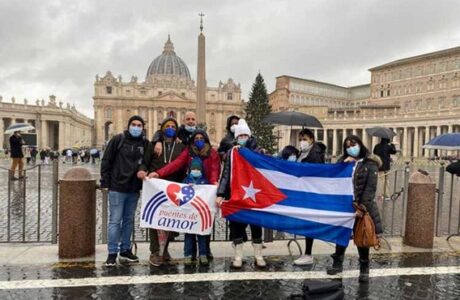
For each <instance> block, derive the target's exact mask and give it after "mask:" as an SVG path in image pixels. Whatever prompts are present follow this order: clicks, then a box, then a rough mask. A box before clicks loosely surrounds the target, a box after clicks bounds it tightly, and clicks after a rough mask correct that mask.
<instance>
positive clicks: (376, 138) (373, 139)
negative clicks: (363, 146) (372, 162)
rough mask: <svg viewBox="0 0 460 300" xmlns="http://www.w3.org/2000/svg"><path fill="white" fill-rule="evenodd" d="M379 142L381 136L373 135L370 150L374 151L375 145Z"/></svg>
mask: <svg viewBox="0 0 460 300" xmlns="http://www.w3.org/2000/svg"><path fill="white" fill-rule="evenodd" d="M378 142H379V138H378V137H376V136H373V137H372V143H371V147H370V149H369V151H370V152H371V153H372V152H373V151H374V147H375V145H377V144H378Z"/></svg>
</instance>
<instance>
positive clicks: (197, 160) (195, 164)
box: [190, 157, 203, 170]
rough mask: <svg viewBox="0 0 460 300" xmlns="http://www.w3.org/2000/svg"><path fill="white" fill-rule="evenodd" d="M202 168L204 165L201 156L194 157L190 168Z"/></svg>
mask: <svg viewBox="0 0 460 300" xmlns="http://www.w3.org/2000/svg"><path fill="white" fill-rule="evenodd" d="M196 169H198V170H201V169H203V165H202V162H201V159H200V158H199V157H194V158H193V159H192V162H191V163H190V170H196Z"/></svg>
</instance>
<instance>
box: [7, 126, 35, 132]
mask: <svg viewBox="0 0 460 300" xmlns="http://www.w3.org/2000/svg"><path fill="white" fill-rule="evenodd" d="M34 129H35V127H33V126H32V125H30V124H27V123H15V124H11V125H10V126H8V128H7V129H6V130H5V133H6V134H10V133H14V132H16V131H28V130H34Z"/></svg>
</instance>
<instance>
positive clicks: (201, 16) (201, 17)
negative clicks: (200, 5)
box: [198, 12, 204, 32]
mask: <svg viewBox="0 0 460 300" xmlns="http://www.w3.org/2000/svg"><path fill="white" fill-rule="evenodd" d="M198 16H200V31H201V32H203V17H204V13H203V12H200V13H199V14H198Z"/></svg>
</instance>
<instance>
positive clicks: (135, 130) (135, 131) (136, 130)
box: [129, 126, 142, 137]
mask: <svg viewBox="0 0 460 300" xmlns="http://www.w3.org/2000/svg"><path fill="white" fill-rule="evenodd" d="M129 134H130V135H131V136H132V137H140V136H141V134H142V127H137V126H129Z"/></svg>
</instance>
